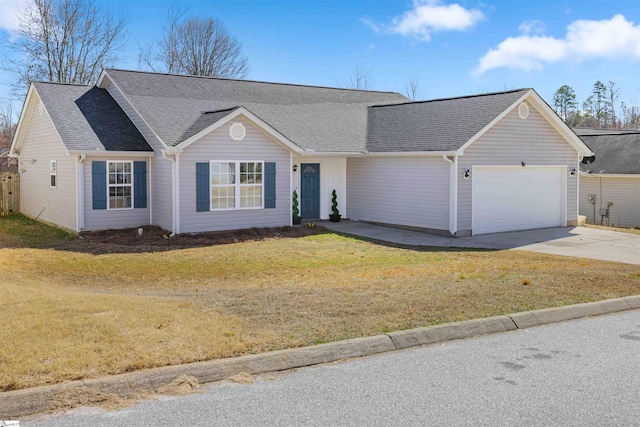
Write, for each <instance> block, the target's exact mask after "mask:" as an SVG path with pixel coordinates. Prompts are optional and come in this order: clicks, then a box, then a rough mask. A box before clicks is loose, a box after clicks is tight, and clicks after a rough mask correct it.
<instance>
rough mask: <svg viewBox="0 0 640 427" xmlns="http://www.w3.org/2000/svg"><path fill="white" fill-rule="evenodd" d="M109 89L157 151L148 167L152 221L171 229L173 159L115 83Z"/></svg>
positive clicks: (154, 223) (110, 84)
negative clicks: (162, 151)
mask: <svg viewBox="0 0 640 427" xmlns="http://www.w3.org/2000/svg"><path fill="white" fill-rule="evenodd" d="M107 91H108V92H109V93H110V94H111V96H112V97H113V99H114V100H115V101H116V102H117V103H118V105H120V108H122V110H123V111H124V112H125V113H126V114H127V116H128V117H129V119H130V120H131V121H132V122H133V124H134V125H135V126H136V128H138V130H139V131H140V133H141V134H142V136H143V137H144V139H146V140H147V142H148V143H149V145H151V148H153V150H154V151H155V152H156V156H155V157H154V158H153V159H152V160H151V164H150V165H149V166H150V167H149V168H147V176H149V172H150V171H151V175H152V180H151V185H150V186H149V187H148V191H149V194H151V195H152V197H151V198H150V200H151V203H150V207H151V209H152V210H153V214H152V217H153V219H152V221H153V225H157V226H159V227H162V228H163V229H165V230H171V229H172V227H173V225H172V224H173V218H172V215H173V211H172V209H173V208H172V203H173V202H172V198H173V195H172V192H171V176H172V171H171V161H170V160H167V159H164V158H163V157H162V153H161V152H160V150H162V149H163V148H164V146H163V145H162V143H161V142H160V141H159V140H158V138H157V137H156V136H155V134H154V133H153V132H152V131H151V129H150V128H149V126H147V124H146V123H145V122H144V120H142V118H141V117H140V116H139V115H138V113H136V110H134V109H133V108H132V107H131V104H129V103H128V102H127V100H126V98H125V97H124V96H123V95H122V93H121V92H120V91H119V90H118V88H117V87H116V86H115V85H114V84H113V83H109V85H108V86H107Z"/></svg>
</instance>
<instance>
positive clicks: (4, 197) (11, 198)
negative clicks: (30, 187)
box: [0, 172, 20, 216]
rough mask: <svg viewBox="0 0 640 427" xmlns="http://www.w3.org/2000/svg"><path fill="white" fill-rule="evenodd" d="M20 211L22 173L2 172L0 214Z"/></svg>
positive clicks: (11, 213)
mask: <svg viewBox="0 0 640 427" xmlns="http://www.w3.org/2000/svg"><path fill="white" fill-rule="evenodd" d="M19 212H20V175H18V174H17V173H13V172H0V216H7V215H13V214H17V213H19Z"/></svg>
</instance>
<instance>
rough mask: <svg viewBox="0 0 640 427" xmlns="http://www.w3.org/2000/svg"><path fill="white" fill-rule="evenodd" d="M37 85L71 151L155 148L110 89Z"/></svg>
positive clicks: (40, 83) (64, 141)
mask: <svg viewBox="0 0 640 427" xmlns="http://www.w3.org/2000/svg"><path fill="white" fill-rule="evenodd" d="M33 88H34V89H35V91H36V92H37V94H38V96H39V97H40V100H41V102H42V103H43V105H44V106H45V108H46V110H47V112H48V113H49V116H50V117H51V121H52V122H53V125H54V126H55V128H56V130H57V131H58V134H59V135H60V138H61V139H62V142H63V143H64V146H65V147H66V149H67V151H75V152H87V153H88V152H109V151H153V150H152V149H151V147H150V146H149V144H148V143H147V141H146V140H145V139H144V137H143V136H142V135H141V134H140V132H139V131H138V129H137V128H136V127H135V126H134V125H133V123H131V120H129V118H128V117H127V116H126V114H125V113H124V112H123V111H122V109H120V107H119V106H118V104H117V103H116V102H115V101H114V99H113V98H112V97H111V95H109V93H108V92H107V91H106V90H104V89H100V88H98V87H95V86H86V85H71V84H61V83H43V82H34V83H33Z"/></svg>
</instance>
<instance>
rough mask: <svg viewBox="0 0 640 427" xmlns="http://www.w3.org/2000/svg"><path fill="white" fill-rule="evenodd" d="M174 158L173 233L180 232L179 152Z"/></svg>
mask: <svg viewBox="0 0 640 427" xmlns="http://www.w3.org/2000/svg"><path fill="white" fill-rule="evenodd" d="M175 158H176V192H175V200H176V203H175V208H174V209H175V212H176V213H175V218H176V225H175V228H174V229H173V230H174V231H173V234H180V154H179V153H176V154H175Z"/></svg>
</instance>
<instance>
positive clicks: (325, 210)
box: [291, 157, 348, 219]
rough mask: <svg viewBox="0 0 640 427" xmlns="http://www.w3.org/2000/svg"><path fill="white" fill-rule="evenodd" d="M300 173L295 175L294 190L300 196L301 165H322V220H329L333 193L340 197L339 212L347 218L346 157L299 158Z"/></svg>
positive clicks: (296, 162)
mask: <svg viewBox="0 0 640 427" xmlns="http://www.w3.org/2000/svg"><path fill="white" fill-rule="evenodd" d="M294 163H295V164H297V165H298V171H297V172H295V173H294V174H293V188H292V189H291V193H293V190H298V196H300V171H301V168H300V165H301V164H302V163H318V164H319V165H320V218H321V219H329V214H331V192H332V191H333V190H334V189H335V190H336V195H337V196H338V199H337V200H338V210H339V211H340V215H342V218H347V217H348V215H347V209H346V206H347V159H346V158H344V157H298V158H295V159H294Z"/></svg>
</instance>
